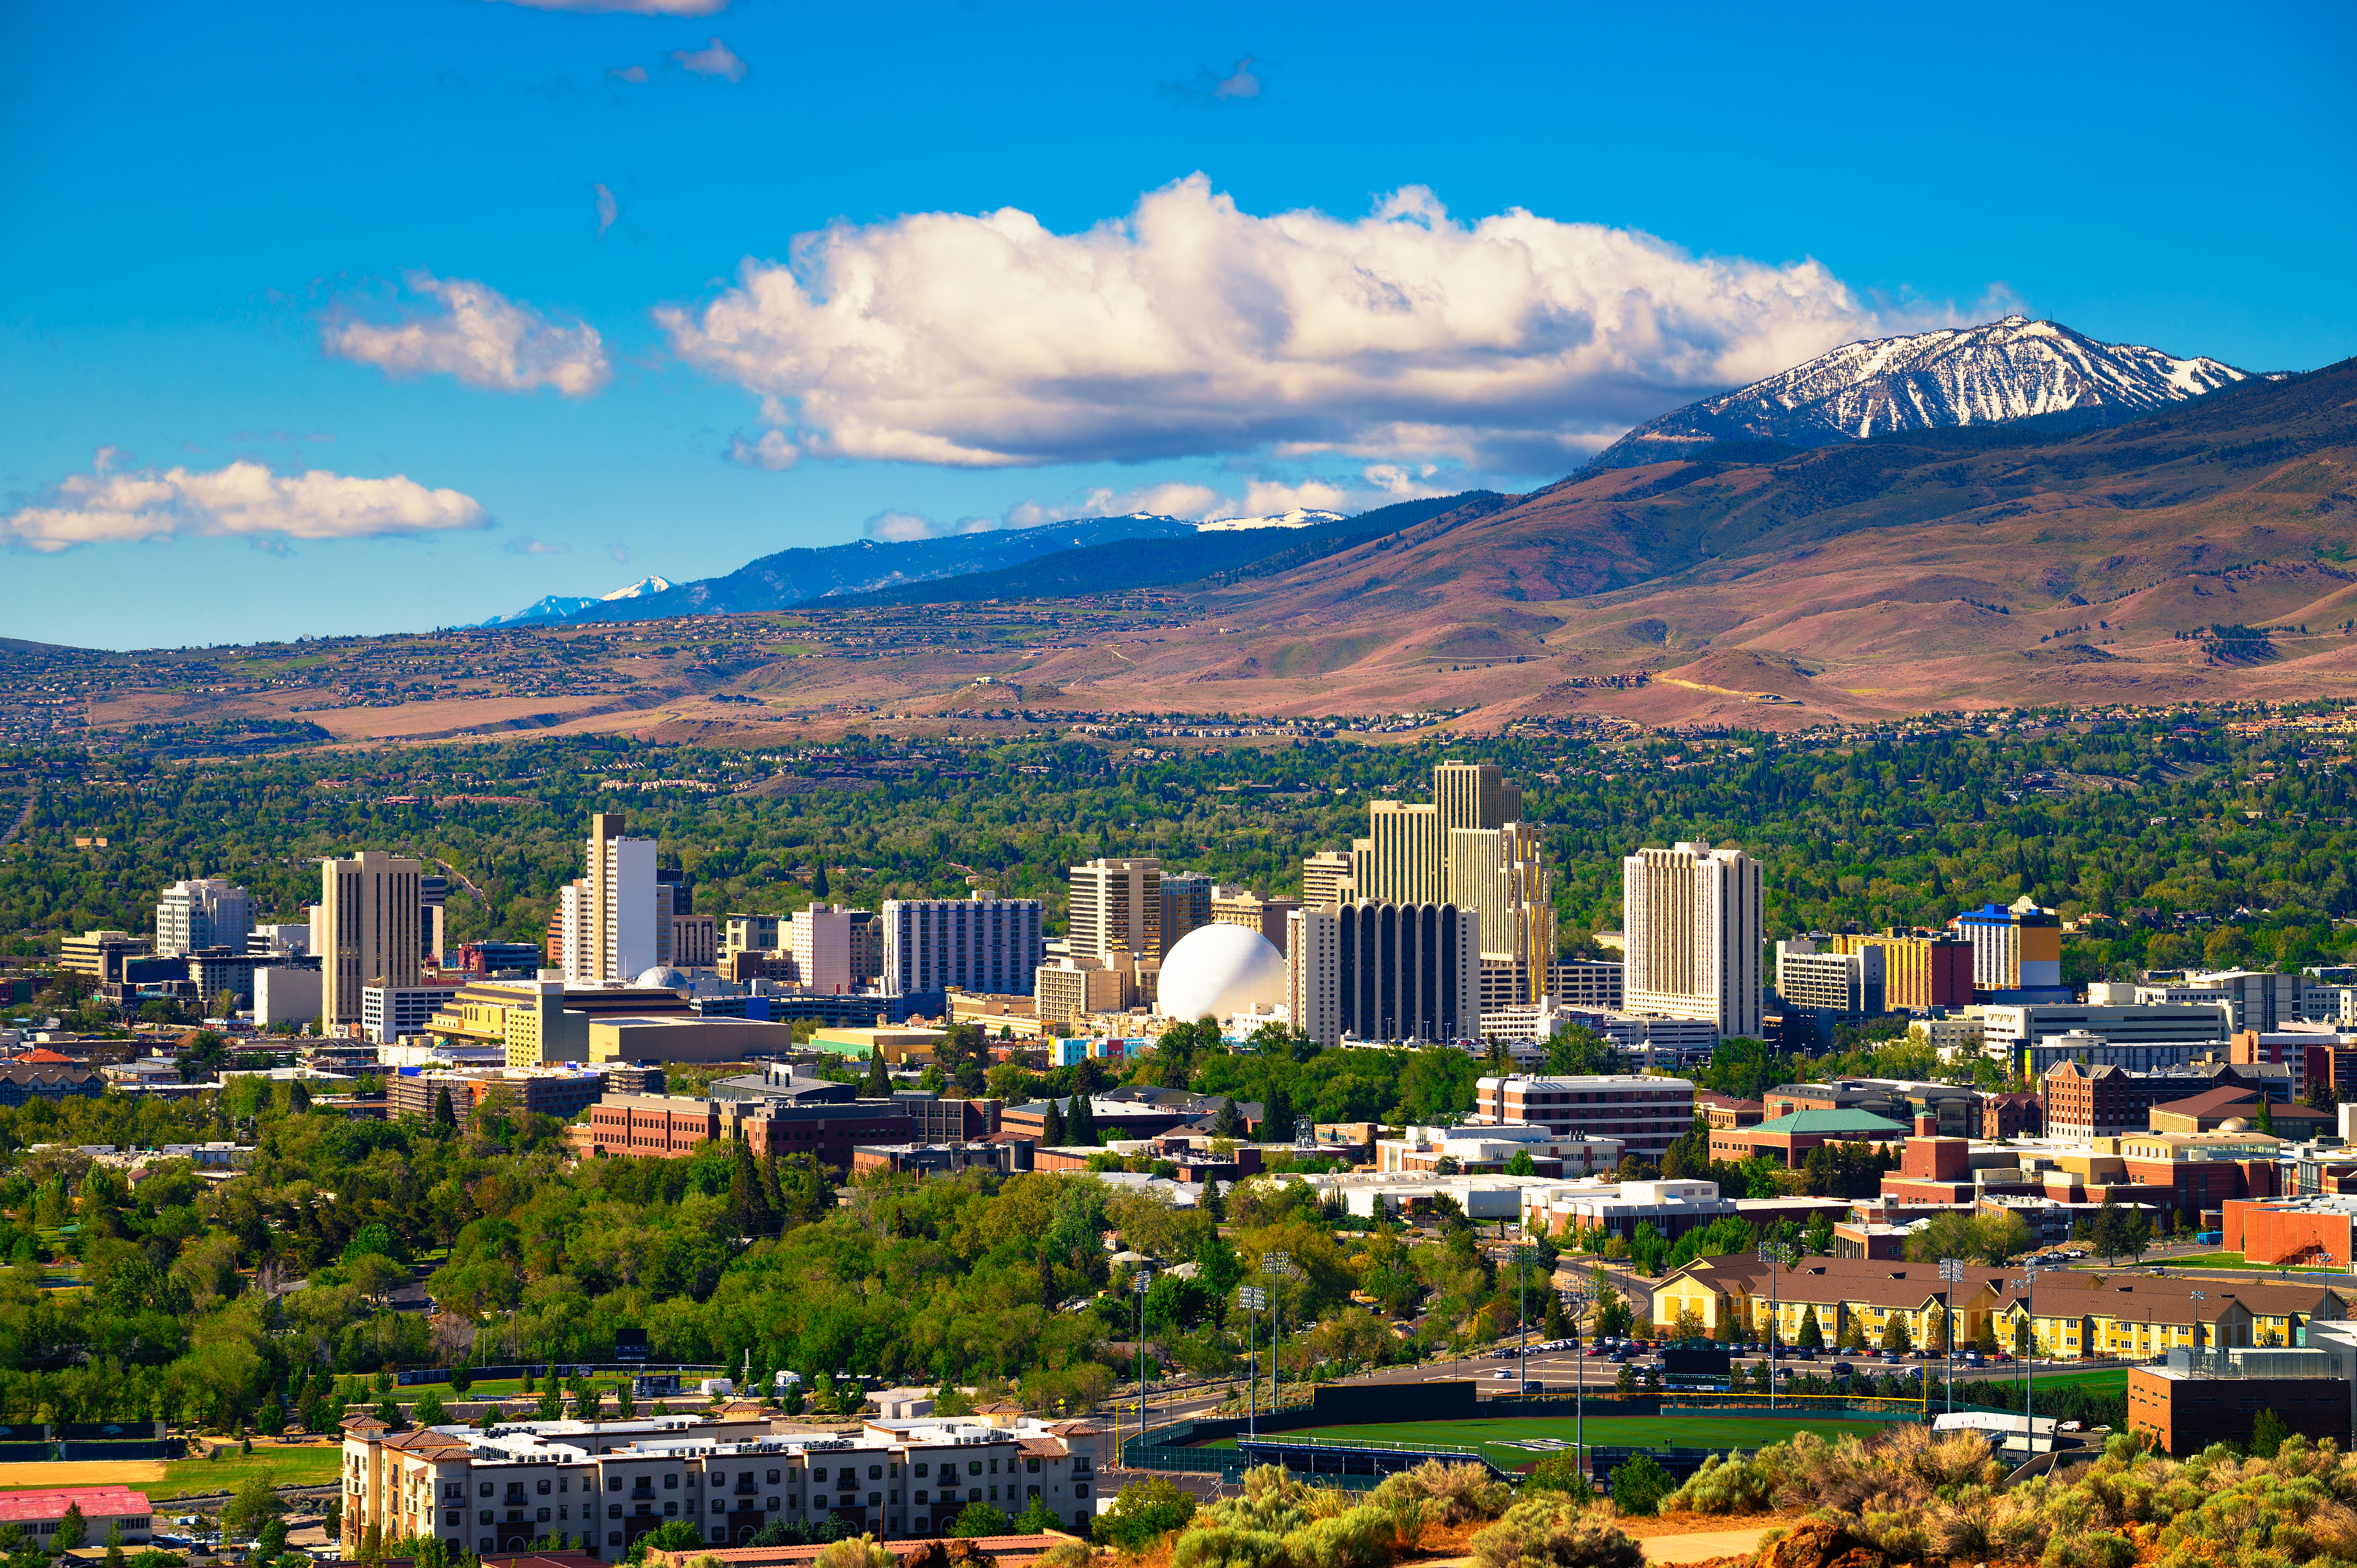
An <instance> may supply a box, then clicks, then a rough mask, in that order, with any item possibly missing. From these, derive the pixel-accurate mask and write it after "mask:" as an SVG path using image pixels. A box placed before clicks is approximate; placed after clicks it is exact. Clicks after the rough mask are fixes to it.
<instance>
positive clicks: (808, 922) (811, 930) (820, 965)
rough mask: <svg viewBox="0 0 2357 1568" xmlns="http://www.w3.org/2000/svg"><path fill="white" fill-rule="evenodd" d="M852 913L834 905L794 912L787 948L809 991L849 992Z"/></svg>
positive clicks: (815, 905) (787, 937)
mask: <svg viewBox="0 0 2357 1568" xmlns="http://www.w3.org/2000/svg"><path fill="white" fill-rule="evenodd" d="M851 913H852V912H851V911H850V910H848V909H845V908H843V907H842V906H840V905H835V904H813V905H812V906H811V907H810V908H807V909H802V910H798V911H796V913H795V915H794V918H793V923H792V925H791V926H790V927H789V928H788V929H787V934H786V945H787V947H788V948H789V949H791V950H792V952H793V955H794V967H795V968H796V969H797V970H798V971H800V972H801V974H802V984H803V985H804V986H805V987H807V988H808V989H810V990H812V991H823V992H825V993H828V994H830V995H835V996H840V995H842V994H843V993H845V992H847V991H849V990H851V989H852V979H851Z"/></svg>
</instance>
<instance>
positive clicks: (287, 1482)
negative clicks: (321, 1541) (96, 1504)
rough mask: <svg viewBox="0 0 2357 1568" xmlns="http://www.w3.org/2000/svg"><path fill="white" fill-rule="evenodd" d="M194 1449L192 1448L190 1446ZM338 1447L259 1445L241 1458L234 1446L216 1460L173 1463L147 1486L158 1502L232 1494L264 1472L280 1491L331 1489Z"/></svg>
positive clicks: (340, 1451) (339, 1454)
mask: <svg viewBox="0 0 2357 1568" xmlns="http://www.w3.org/2000/svg"><path fill="white" fill-rule="evenodd" d="M190 1446H191V1447H193V1446H194V1444H190ZM343 1457H344V1445H343V1444H341V1443H313V1444H301V1445H299V1446H295V1447H287V1448H281V1447H278V1446H277V1445H275V1444H256V1445H255V1447H254V1450H253V1453H251V1454H240V1453H239V1452H238V1451H237V1447H236V1445H235V1444H231V1445H230V1448H229V1451H228V1452H227V1453H225V1454H223V1455H221V1457H220V1458H218V1459H205V1458H194V1459H174V1460H171V1461H169V1462H167V1464H166V1465H165V1466H164V1478H163V1480H161V1481H159V1482H151V1483H150V1484H149V1487H148V1490H149V1493H150V1495H151V1496H152V1497H154V1498H156V1499H158V1500H161V1499H162V1498H169V1497H178V1495H180V1494H181V1493H183V1492H227V1491H234V1490H235V1489H236V1488H237V1484H238V1483H239V1482H240V1481H242V1480H244V1479H245V1477H248V1476H250V1475H252V1474H253V1472H254V1471H256V1470H267V1471H269V1472H270V1478H271V1480H272V1481H273V1482H274V1483H275V1484H277V1485H279V1486H282V1487H324V1486H329V1485H332V1484H333V1483H334V1481H335V1479H336V1476H337V1471H338V1466H340V1465H341V1464H342V1463H343Z"/></svg>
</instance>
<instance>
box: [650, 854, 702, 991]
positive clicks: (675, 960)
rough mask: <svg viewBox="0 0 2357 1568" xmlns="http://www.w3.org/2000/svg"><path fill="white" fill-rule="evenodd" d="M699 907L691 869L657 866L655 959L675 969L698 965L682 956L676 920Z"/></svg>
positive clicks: (691, 967)
mask: <svg viewBox="0 0 2357 1568" xmlns="http://www.w3.org/2000/svg"><path fill="white" fill-rule="evenodd" d="M694 908H695V895H694V889H692V888H690V887H689V886H688V885H687V873H686V872H684V871H682V870H680V869H679V868H678V867H677V866H670V867H663V866H658V867H656V869H655V961H656V962H657V963H662V964H669V965H670V966H671V967H672V968H673V969H693V968H694V967H696V966H695V965H694V964H691V963H689V962H688V961H686V960H684V959H683V958H682V957H680V955H679V953H678V951H677V950H676V949H675V948H674V946H673V929H674V928H673V921H674V920H675V919H677V918H678V917H680V916H682V915H685V914H688V913H691V912H692V911H693V910H694Z"/></svg>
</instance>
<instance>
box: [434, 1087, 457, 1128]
mask: <svg viewBox="0 0 2357 1568" xmlns="http://www.w3.org/2000/svg"><path fill="white" fill-rule="evenodd" d="M434 1124H435V1125H436V1127H456V1126H457V1125H458V1112H457V1111H456V1110H454V1109H453V1108H452V1107H451V1104H450V1086H449V1085H447V1084H445V1085H443V1086H442V1087H441V1088H440V1089H437V1090H435V1091H434Z"/></svg>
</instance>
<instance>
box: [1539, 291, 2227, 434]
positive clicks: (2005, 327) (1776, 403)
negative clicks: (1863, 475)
mask: <svg viewBox="0 0 2357 1568" xmlns="http://www.w3.org/2000/svg"><path fill="white" fill-rule="evenodd" d="M2254 379H2258V378H2256V377H2255V375H2254V373H2253V372H2251V371H2244V370H2241V369H2238V368H2237V367H2235V366H2233V365H2229V364H2227V363H2225V362H2224V361H2223V360H2213V359H2210V358H2208V357H2206V356H2199V355H2196V356H2190V357H2179V356H2176V355H2171V354H2167V353H2164V352H2162V351H2161V350H2159V349H2152V348H2148V347H2146V346H2145V345H2142V344H2128V343H2103V342H2099V341H2097V340H2096V339H2094V338H2089V337H2087V336H2086V335H2085V334H2083V333H2081V332H2077V331H2074V330H2072V328H2068V327H2065V326H2063V325H2061V323H2060V322H2055V321H2042V320H2041V321H2033V320H2031V319H2029V317H2023V316H2018V315H2017V316H2008V317H2004V318H2002V319H2001V320H1998V321H1994V322H1985V323H1982V324H1980V325H1978V326H1974V327H1963V328H1940V329H1938V330H1936V331H1932V332H1920V333H1910V334H1907V335H1904V336H1901V337H1895V338H1867V339H1862V340H1860V341H1858V342H1855V343H1845V344H1843V345H1842V346H1841V347H1839V348H1836V349H1829V350H1828V351H1826V352H1825V353H1823V354H1820V355H1818V356H1817V357H1816V358H1814V359H1813V360H1804V361H1803V362H1802V363H1800V364H1798V365H1794V366H1792V367H1790V368H1789V369H1786V370H1783V371H1778V372H1777V373H1776V374H1774V375H1772V376H1769V377H1766V378H1764V379H1762V380H1760V381H1754V382H1752V383H1751V384H1750V385H1749V386H1744V387H1738V388H1736V389H1735V390H1734V391H1732V392H1720V393H1717V394H1715V395H1713V396H1711V397H1706V398H1702V399H1699V400H1697V401H1695V402H1694V403H1688V404H1686V405H1685V406H1684V407H1683V408H1677V409H1673V410H1671V411H1670V412H1669V413H1664V414H1662V415H1659V416H1658V417H1656V418H1653V419H1650V420H1648V421H1646V422H1645V423H1644V424H1640V425H1638V426H1637V427H1635V428H1634V429H1632V430H1631V431H1629V432H1628V433H1627V434H1626V435H1622V436H1621V437H1620V439H1619V440H1617V441H1615V442H1613V443H1612V445H1610V446H1607V447H1606V448H1604V450H1603V451H1601V452H1599V453H1598V454H1597V455H1596V456H1594V457H1593V458H1591V459H1589V460H1588V462H1587V464H1586V465H1585V466H1583V467H1582V468H1581V469H1580V470H1579V472H1581V473H1583V474H1585V473H1589V472H1593V471H1595V470H1598V469H1603V468H1625V467H1643V466H1645V465H1648V464H1652V463H1658V462H1664V461H1668V460H1670V459H1672V458H1676V457H1680V456H1685V455H1686V454H1687V453H1688V452H1690V451H1691V450H1693V449H1695V448H1696V447H1699V446H1704V445H1707V444H1711V443H1721V442H1728V441H1738V442H1740V441H1753V442H1757V441H1770V442H1778V443H1782V444H1785V445H1789V446H1797V447H1803V448H1806V447H1813V446H1829V445H1833V444H1835V443H1838V442H1843V441H1852V440H1858V439H1863V438H1865V437H1867V436H1872V435H1888V434H1892V433H1896V432H1900V431H1908V430H1924V429H1939V428H1953V427H1958V426H1966V425H1975V424H1982V425H1986V424H2005V423H2016V422H2020V421H2025V420H2042V421H2046V422H2048V423H2049V425H2050V427H2054V428H2069V427H2072V426H2075V425H2086V424H2105V423H2109V422H2111V421H2113V420H2115V419H2118V418H2121V417H2123V416H2126V417H2136V416H2137V415H2139V414H2141V413H2147V412H2149V411H2151V410H2153V409H2156V408H2161V407H2166V406H2169V404H2171V403H2179V402H2183V401H2187V400H2190V399H2192V398H2197V397H2201V396H2203V395H2205V394H2208V393H2212V392H2217V391H2218V390H2220V389H2221V388H2223V387H2228V386H2233V385H2236V384H2239V383H2241V382H2244V381H2250V380H2254Z"/></svg>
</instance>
